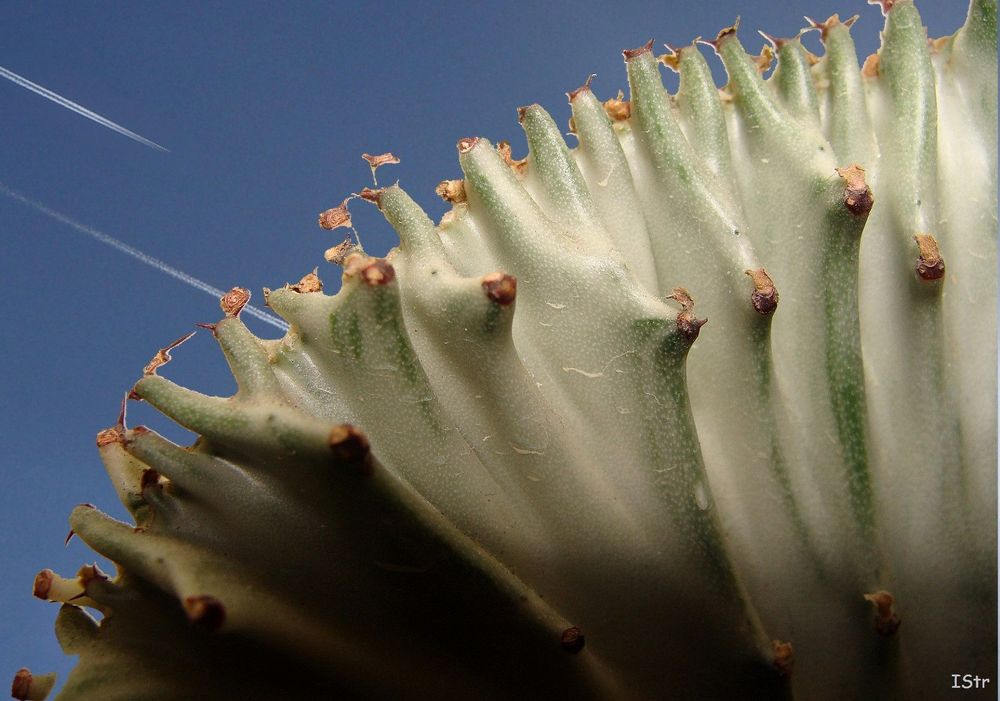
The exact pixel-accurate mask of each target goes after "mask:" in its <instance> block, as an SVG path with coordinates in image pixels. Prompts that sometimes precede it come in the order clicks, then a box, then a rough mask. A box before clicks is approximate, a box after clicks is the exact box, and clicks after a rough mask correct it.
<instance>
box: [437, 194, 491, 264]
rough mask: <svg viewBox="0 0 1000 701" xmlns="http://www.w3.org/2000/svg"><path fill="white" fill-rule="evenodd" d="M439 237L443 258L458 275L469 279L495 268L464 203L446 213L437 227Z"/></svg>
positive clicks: (480, 233)
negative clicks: (443, 252)
mask: <svg viewBox="0 0 1000 701" xmlns="http://www.w3.org/2000/svg"><path fill="white" fill-rule="evenodd" d="M438 235H439V236H440V238H441V246H442V247H443V248H444V251H445V257H446V258H447V260H448V262H449V263H450V264H451V267H452V268H453V269H454V270H455V271H456V272H458V273H459V274H461V275H465V276H467V277H472V276H475V275H485V274H486V273H487V272H489V271H490V270H494V269H496V267H497V264H496V260H495V258H494V256H493V254H492V253H491V252H490V251H489V249H488V248H487V243H486V241H485V240H484V238H483V234H482V232H481V231H480V230H479V228H478V227H477V226H476V223H475V222H474V221H473V216H472V215H471V214H470V212H469V207H468V205H467V204H465V203H462V204H460V205H456V206H455V207H453V208H452V209H451V211H449V212H446V213H445V215H444V216H443V217H442V218H441V222H440V224H439V225H438Z"/></svg>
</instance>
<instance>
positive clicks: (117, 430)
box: [97, 425, 125, 448]
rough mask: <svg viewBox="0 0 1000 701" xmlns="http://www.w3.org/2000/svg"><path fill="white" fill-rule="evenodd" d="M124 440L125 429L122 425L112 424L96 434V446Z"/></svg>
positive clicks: (101, 446)
mask: <svg viewBox="0 0 1000 701" xmlns="http://www.w3.org/2000/svg"><path fill="white" fill-rule="evenodd" d="M124 442H125V431H124V429H123V428H122V426H120V425H119V426H112V427H111V428H106V429H104V430H103V431H101V432H100V433H98V434H97V447H98V448H103V447H104V446H106V445H111V444H113V443H124Z"/></svg>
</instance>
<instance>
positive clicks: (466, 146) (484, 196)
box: [459, 139, 575, 277]
mask: <svg viewBox="0 0 1000 701" xmlns="http://www.w3.org/2000/svg"><path fill="white" fill-rule="evenodd" d="M459 164H460V165H461V167H462V172H463V173H465V188H466V193H467V195H468V197H469V201H468V206H469V209H470V211H471V212H473V213H474V214H475V216H476V220H477V224H478V225H480V226H481V227H482V230H483V233H484V235H485V236H486V238H487V243H488V245H489V247H490V248H491V249H492V250H493V253H494V255H495V257H496V259H497V260H498V261H499V262H500V263H501V265H503V266H504V267H506V268H508V269H510V270H511V272H513V273H514V274H515V275H518V276H519V277H524V272H522V271H527V270H529V269H535V270H538V269H539V268H542V269H544V268H547V267H550V264H548V263H547V261H549V260H551V259H553V258H554V257H556V256H559V255H560V254H562V253H564V252H565V250H566V248H567V247H568V246H572V245H574V244H575V239H574V238H572V237H571V236H570V235H569V234H567V233H565V232H563V231H562V230H557V229H556V228H555V227H554V225H553V223H552V222H551V221H550V220H549V219H548V217H546V215H545V214H544V212H543V211H542V208H541V207H540V206H539V205H538V203H537V202H535V200H534V199H533V198H532V197H531V195H529V194H528V192H527V191H526V190H525V189H524V187H523V186H522V185H521V183H520V182H518V180H517V177H516V176H515V175H514V173H513V172H512V171H511V169H510V167H508V166H507V164H506V163H504V161H503V159H502V158H501V157H500V155H499V154H498V153H497V152H496V151H495V150H494V149H493V148H492V147H491V146H490V144H489V142H488V141H486V140H485V139H463V140H462V141H460V142H459ZM536 274H537V273H536Z"/></svg>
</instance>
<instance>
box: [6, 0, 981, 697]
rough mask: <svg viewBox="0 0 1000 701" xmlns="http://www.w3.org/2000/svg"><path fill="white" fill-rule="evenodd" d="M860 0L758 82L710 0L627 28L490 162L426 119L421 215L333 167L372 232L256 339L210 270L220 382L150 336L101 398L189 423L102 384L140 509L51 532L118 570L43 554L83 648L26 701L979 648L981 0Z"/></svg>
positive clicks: (649, 688)
mask: <svg viewBox="0 0 1000 701" xmlns="http://www.w3.org/2000/svg"><path fill="white" fill-rule="evenodd" d="M880 4H881V5H882V6H883V7H882V9H883V13H884V14H885V28H884V31H883V34H882V48H881V49H880V51H879V53H878V54H877V55H875V56H872V57H869V58H868V60H866V61H864V62H863V68H861V69H860V70H859V60H858V57H857V56H856V54H855V50H854V44H853V41H852V39H851V33H850V32H851V25H852V24H853V20H846V21H841V20H839V18H838V17H837V16H836V15H835V16H833V17H831V18H829V19H827V20H825V21H815V22H812V29H814V30H815V31H817V32H819V33H820V34H821V35H822V41H823V45H824V47H825V53H824V55H823V56H820V57H817V56H814V55H812V54H811V53H809V52H808V51H807V50H806V49H804V47H803V46H802V44H801V42H800V41H799V39H798V38H797V37H796V38H792V39H773V38H769V39H770V41H771V43H772V44H773V54H774V57H775V58H776V60H777V68H776V69H775V70H774V72H773V74H771V75H770V77H769V78H768V79H766V80H765V79H764V78H763V77H762V75H763V72H764V70H765V69H766V68H767V66H768V65H770V63H771V61H770V56H769V55H767V54H765V55H764V56H763V57H751V56H748V54H747V53H746V52H745V51H744V49H743V47H742V46H741V44H740V40H739V38H738V36H737V31H736V28H735V27H734V28H731V29H727V30H724V31H723V32H722V33H720V35H719V36H718V37H717V39H716V40H714V41H712V42H705V43H706V44H708V45H709V46H710V47H711V49H706V48H705V47H699V46H696V45H691V46H685V47H678V48H676V49H675V50H672V51H670V52H668V53H667V54H666V55H664V56H656V55H654V53H653V51H652V43H650V45H647V46H644V47H640V48H637V49H634V50H630V51H626V52H625V64H626V69H627V74H628V83H629V95H628V100H627V101H626V100H625V99H624V97H621V96H620V97H619V98H618V99H612V100H608V101H606V102H602V101H601V100H599V99H598V97H597V96H595V95H594V93H593V92H592V91H591V89H590V87H589V85H584V86H582V87H581V88H579V89H577V90H575V91H573V92H571V93H569V101H570V106H571V108H572V120H571V122H570V130H571V132H572V137H571V141H572V140H575V142H576V143H577V144H578V145H577V146H576V147H575V148H573V149H569V148H568V147H567V145H566V142H565V140H564V136H563V134H562V133H561V131H562V130H561V129H560V128H559V127H558V126H557V125H556V124H555V123H554V122H553V120H552V118H551V117H550V116H549V115H548V114H547V113H546V112H545V110H543V109H542V108H541V107H540V106H538V105H530V106H528V107H524V108H522V109H520V110H519V111H518V117H519V120H520V123H521V126H522V127H523V129H524V132H525V134H526V136H527V141H528V145H529V153H528V156H527V158H526V159H525V160H523V161H515V160H513V159H512V157H511V155H510V149H509V146H506V145H505V144H499V145H494V144H491V143H490V142H488V141H487V140H486V139H485V138H466V139H462V140H461V141H459V142H458V158H459V162H460V164H461V168H462V171H463V174H464V178H463V179H462V180H460V181H450V182H445V183H442V184H441V185H440V186H439V188H438V192H439V194H440V195H441V196H442V197H444V198H445V199H447V200H449V201H450V202H451V203H452V210H451V211H450V212H449V213H448V214H446V215H445V217H444V218H443V219H442V221H441V222H440V223H439V224H437V225H435V224H433V223H432V222H431V221H430V219H428V217H427V216H426V214H425V213H424V212H423V210H422V209H421V208H420V207H419V206H418V205H417V204H416V203H415V202H414V201H413V200H412V199H410V197H409V195H407V194H406V192H404V191H403V190H402V189H401V188H400V187H398V186H395V185H394V186H391V187H386V188H382V189H376V190H365V191H364V192H362V193H361V199H364V200H368V202H369V203H371V204H372V205H374V206H376V207H378V209H379V210H381V212H382V213H383V214H384V215H385V217H386V219H387V220H388V221H389V223H390V224H391V225H392V226H393V227H394V228H395V229H396V231H397V232H398V234H399V237H400V246H399V247H398V248H397V249H394V250H393V251H392V252H390V253H389V255H388V256H387V257H386V258H385V259H379V258H372V257H369V256H367V255H366V254H365V253H364V252H363V251H362V250H361V249H360V248H356V247H352V246H351V245H349V244H345V245H341V246H339V247H337V248H336V249H332V250H331V251H330V252H329V255H328V257H329V258H330V259H331V260H332V261H334V262H335V263H336V264H338V265H340V266H341V267H342V274H343V287H342V288H341V289H340V291H339V292H338V293H337V294H336V295H334V296H328V295H325V294H324V293H323V292H322V283H321V282H320V280H319V277H318V276H317V275H315V274H311V275H308V276H306V278H304V279H303V280H302V281H300V282H299V283H298V284H296V285H286V286H284V287H283V288H281V289H276V290H273V291H269V290H265V299H266V302H267V304H268V306H269V307H270V308H271V309H272V310H273V311H274V312H275V313H276V314H278V315H280V316H281V317H282V318H283V319H285V320H286V321H287V322H288V324H289V325H290V330H289V331H288V333H287V334H286V335H285V336H284V337H283V338H281V339H278V340H262V339H258V338H256V337H255V336H253V335H252V334H251V333H250V331H249V330H248V329H247V328H246V327H245V326H244V325H243V323H242V322H241V321H240V320H239V318H238V317H239V312H240V309H241V308H242V307H243V305H244V304H246V301H247V298H248V296H247V294H246V293H245V291H242V290H239V289H236V290H234V291H233V292H231V293H230V294H229V295H227V297H226V298H224V299H223V310H224V312H225V316H224V318H223V319H222V320H221V321H219V322H218V323H217V324H214V325H211V326H210V327H209V328H210V330H211V333H212V334H214V336H215V338H216V339H217V340H218V342H219V345H220V346H221V348H222V351H223V353H224V354H225V357H226V359H227V360H228V362H229V366H230V368H231V370H232V373H233V375H234V376H235V378H236V380H237V383H238V391H237V393H236V394H235V395H234V396H232V397H228V398H220V397H211V396H205V395H203V394H199V393H197V392H194V391H192V390H189V389H185V388H183V387H180V386H178V385H176V384H174V383H172V382H171V381H170V380H168V379H165V378H164V377H162V376H160V374H158V373H161V374H162V373H164V372H165V370H163V369H160V366H162V364H163V363H164V362H165V361H166V360H168V359H169V350H170V349H165V350H164V351H162V352H161V353H160V354H158V356H157V358H156V359H155V360H154V362H152V363H151V364H150V366H148V367H147V369H146V371H145V373H144V376H143V377H142V379H140V380H139V382H138V383H137V384H136V385H135V387H134V389H133V392H132V395H131V400H133V401H134V400H142V401H146V402H148V403H150V404H151V405H153V406H154V407H156V408H157V409H159V410H160V411H161V412H163V413H164V414H166V415H167V416H169V417H171V418H172V419H174V420H175V421H176V422H178V423H179V424H181V425H182V426H185V427H187V428H189V429H191V430H192V431H195V432H196V433H197V434H199V435H200V438H199V439H198V440H197V442H196V443H195V444H194V445H193V446H190V447H181V446H178V445H175V444H173V443H171V442H169V441H167V440H166V439H164V438H163V437H161V436H159V435H157V434H156V433H154V432H152V431H151V430H149V429H146V428H143V427H135V428H127V427H126V426H125V421H124V413H123V415H122V418H121V419H120V420H119V422H118V423H117V425H115V426H113V427H111V428H109V429H107V430H105V431H102V432H101V433H100V434H99V436H98V441H97V442H98V447H99V451H100V454H101V458H102V459H103V461H104V464H105V465H106V467H107V471H108V474H109V475H110V477H111V479H112V480H113V482H114V485H115V487H116V489H117V491H118V493H119V495H120V497H121V499H122V502H123V503H124V504H125V506H126V507H127V508H128V510H129V512H130V513H131V514H132V516H133V518H134V520H135V523H134V524H126V523H121V522H119V521H117V520H114V519H112V518H110V517H108V516H106V515H104V514H103V513H101V512H100V511H99V510H98V509H97V508H95V507H94V506H91V505H82V506H80V507H78V508H77V509H75V510H74V511H73V513H72V515H71V517H70V522H71V527H72V529H73V532H74V533H75V535H76V536H77V537H79V538H81V539H82V540H83V541H85V542H86V543H87V544H88V545H89V546H90V547H92V548H93V549H94V550H95V551H97V552H98V553H101V554H102V555H104V556H106V557H108V558H110V559H111V560H112V561H114V562H115V563H116V566H117V572H116V574H115V575H114V576H111V575H107V574H104V573H102V572H101V571H100V570H98V569H97V568H96V567H93V566H87V567H84V568H83V569H82V570H80V572H79V573H78V574H77V575H76V576H75V577H69V578H64V577H61V576H59V575H57V574H55V573H53V572H51V571H49V570H46V571H43V572H42V573H40V574H39V575H38V578H37V580H36V582H35V594H36V596H38V597H40V598H43V599H47V600H50V601H57V602H62V604H63V605H62V609H61V611H60V613H59V616H58V619H57V622H56V634H57V635H58V638H59V642H60V643H61V645H62V647H63V648H64V649H65V651H66V652H67V653H68V654H71V655H79V664H78V665H77V667H76V668H75V669H74V671H73V672H72V673H71V674H70V676H69V678H68V679H67V680H66V681H65V684H63V686H62V687H61V689H60V690H59V693H58V695H57V696H56V698H57V699H58V700H59V701H81V700H91V699H101V700H102V701H153V700H160V699H162V700H170V701H181V700H184V701H188V700H193V699H212V700H220V699H221V700H224V701H226V700H229V699H233V700H237V699H240V700H242V699H290V698H310V699H320V698H373V699H374V698H378V699H430V698H442V699H443V698H448V699H534V698H573V699H663V698H676V699H793V698H794V699H800V700H812V699H821V700H822V699H837V700H840V699H920V698H927V699H939V698H943V697H946V696H947V695H948V694H949V693H952V692H950V685H951V684H952V677H951V675H952V674H954V673H965V672H981V673H983V674H984V675H985V676H991V675H990V673H991V672H992V671H993V670H995V669H996V651H997V649H996V618H997V611H996V601H997V596H996V595H997V589H996V575H997V572H996V518H997V513H996V506H997V493H996V486H997V485H996V455H997V440H996V426H997V415H996V406H997V396H996V383H997V377H996V360H997V357H996V351H997V347H996V338H997V327H996V319H997V256H996V243H997V202H996V191H997V178H996V155H997V151H996V132H997V102H996V100H997V59H996V46H997V45H996V15H997V3H996V0H972V2H971V5H970V7H969V13H968V18H967V20H966V22H965V24H964V25H963V27H962V28H961V29H960V30H959V31H958V32H957V33H956V34H955V35H954V36H952V37H946V38H943V39H939V40H933V41H928V38H927V36H926V32H925V30H924V28H923V26H922V25H921V21H920V17H919V15H918V12H917V9H916V8H915V7H914V5H913V3H912V2H911V0H896V1H895V2H892V1H891V0H882V2H881V3H880ZM956 21H957V20H956ZM711 50H714V52H715V53H716V54H718V56H719V57H721V60H722V61H723V63H724V64H725V67H726V70H727V72H728V75H729V83H728V85H727V86H726V87H725V88H724V89H723V90H721V91H720V90H718V89H717V88H716V86H715V84H714V83H713V81H712V77H711V74H710V71H709V68H708V64H707V62H706V60H707V57H708V56H709V54H710V52H711ZM660 64H665V65H666V67H667V68H668V69H671V70H674V71H678V72H679V73H680V88H679V91H678V92H677V94H675V95H670V94H668V93H667V92H666V91H665V90H664V88H663V85H662V82H661V75H660V73H661V70H662V67H661V65H660ZM369 158H370V160H371V162H372V167H373V172H374V168H375V167H376V166H377V165H378V164H377V163H376V160H377V159H378V158H379V157H369ZM386 160H388V159H386ZM422 187H423V188H424V189H426V184H424V186H422ZM351 204H352V205H353V206H365V205H364V203H363V202H360V201H358V200H354V201H353V202H352V203H351ZM346 207H347V203H346V202H345V204H344V205H343V206H342V208H336V207H335V208H334V209H332V210H329V211H327V212H325V213H324V214H323V215H322V217H321V223H322V224H323V225H324V226H325V227H327V228H335V227H338V226H341V225H344V224H345V222H348V221H349V220H348V216H349V215H348V212H347V209H346ZM706 319H708V320H709V321H708V324H707V325H705V321H706ZM177 352H180V351H177ZM168 369H169V368H168ZM88 609H92V610H96V611H99V612H100V613H101V614H103V617H102V618H100V622H98V621H97V620H95V618H94V617H92V615H91V613H89V612H88ZM53 683H54V678H53V677H52V675H34V676H33V675H31V673H30V672H28V671H27V670H22V671H21V672H18V677H17V678H16V679H15V682H14V689H13V695H14V696H15V698H19V699H43V698H45V697H46V696H47V695H48V694H49V692H50V690H51V688H52V687H53ZM986 693H989V694H991V695H992V694H993V693H995V692H994V690H993V689H989V690H988V692H986Z"/></svg>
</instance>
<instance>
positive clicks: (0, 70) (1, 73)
mask: <svg viewBox="0 0 1000 701" xmlns="http://www.w3.org/2000/svg"><path fill="white" fill-rule="evenodd" d="M0 77H2V78H6V79H7V80H10V81H13V82H14V83H16V84H18V85H20V86H21V87H22V88H27V89H28V90H30V91H31V92H33V93H36V94H38V95H41V96H42V97H45V98H48V99H49V100H52V101H53V102H54V103H56V104H57V105H61V106H62V107H65V108H66V109H68V110H72V111H73V112H76V113H77V114H81V115H83V116H84V117H86V118H87V119H92V120H94V121H95V122H97V123H98V124H100V125H101V126H105V127H107V128H108V129H111V130H113V131H116V132H118V133H119V134H122V135H123V136H127V137H128V138H130V139H134V140H135V141H138V142H139V143H140V144H145V145H146V146H149V147H150V148H155V149H157V150H158V151H167V152H169V149H165V148H163V147H162V146H160V145H159V144H158V143H156V142H155V141H150V140H149V139H147V138H146V137H144V136H139V135H138V134H136V133H135V132H134V131H129V130H128V129H126V128H125V127H123V126H121V125H120V124H115V123H114V122H112V121H111V120H110V119H106V118H105V117H102V116H101V115H99V114H97V113H96V112H92V111H90V110H88V109H87V108H86V107H84V106H83V105H78V104H76V103H75V102H73V101H72V100H67V99H66V98H65V97H63V96H62V95H57V94H56V93H54V92H52V91H51V90H49V89H47V88H43V87H42V86H41V85H38V84H37V83H32V82H31V81H30V80H28V79H27V78H23V77H21V76H19V75H18V74H17V73H14V72H13V71H9V70H7V69H6V68H4V67H3V66H0Z"/></svg>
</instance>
